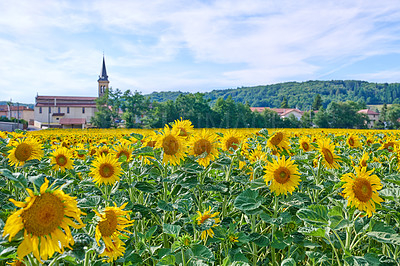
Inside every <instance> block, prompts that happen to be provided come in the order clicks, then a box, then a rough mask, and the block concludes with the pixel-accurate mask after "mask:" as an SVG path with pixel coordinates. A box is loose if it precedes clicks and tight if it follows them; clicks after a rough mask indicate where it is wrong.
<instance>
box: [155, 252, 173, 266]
mask: <svg viewBox="0 0 400 266" xmlns="http://www.w3.org/2000/svg"><path fill="white" fill-rule="evenodd" d="M175 261H176V259H175V256H174V255H172V254H171V255H167V256H164V257H163V258H162V259H161V260H160V261H159V262H158V263H157V265H175Z"/></svg>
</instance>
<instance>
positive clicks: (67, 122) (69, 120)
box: [60, 118, 86, 125]
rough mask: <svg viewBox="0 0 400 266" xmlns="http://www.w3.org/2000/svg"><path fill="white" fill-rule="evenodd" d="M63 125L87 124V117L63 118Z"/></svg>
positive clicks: (61, 122) (61, 120)
mask: <svg viewBox="0 0 400 266" xmlns="http://www.w3.org/2000/svg"><path fill="white" fill-rule="evenodd" d="M60 124H61V125H82V124H86V119H85V118H61V119H60Z"/></svg>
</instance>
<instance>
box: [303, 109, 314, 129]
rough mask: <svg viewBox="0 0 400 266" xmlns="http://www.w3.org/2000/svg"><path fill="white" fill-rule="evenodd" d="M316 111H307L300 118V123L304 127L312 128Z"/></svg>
mask: <svg viewBox="0 0 400 266" xmlns="http://www.w3.org/2000/svg"><path fill="white" fill-rule="evenodd" d="M314 116H315V113H314V111H306V112H304V113H303V115H302V117H301V118H300V125H301V127H303V128H310V127H312V126H313V118H314Z"/></svg>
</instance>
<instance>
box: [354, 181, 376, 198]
mask: <svg viewBox="0 0 400 266" xmlns="http://www.w3.org/2000/svg"><path fill="white" fill-rule="evenodd" d="M353 192H354V195H355V197H356V198H357V199H358V200H359V201H361V202H367V201H369V200H370V199H371V197H372V186H371V183H370V182H369V181H368V180H367V179H365V178H357V180H356V181H355V182H354V184H353Z"/></svg>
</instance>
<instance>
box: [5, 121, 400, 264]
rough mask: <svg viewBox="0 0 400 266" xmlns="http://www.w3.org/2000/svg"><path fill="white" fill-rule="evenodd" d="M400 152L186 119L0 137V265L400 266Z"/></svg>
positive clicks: (357, 137) (380, 143) (339, 132)
mask: <svg viewBox="0 0 400 266" xmlns="http://www.w3.org/2000/svg"><path fill="white" fill-rule="evenodd" d="M398 140H399V132H398V131H389V130H385V131H383V130H382V131H376V130H375V131H373V130H343V129H285V130H279V129H236V130H227V129H208V130H205V129H193V127H192V126H191V123H190V121H185V120H183V121H182V120H180V121H176V122H175V123H174V124H173V125H171V126H166V127H165V128H162V129H158V130H139V129H135V130H128V129H114V130H111V129H110V130H100V129H91V130H42V131H36V132H13V133H8V132H0V196H1V198H0V204H1V209H0V229H1V239H0V264H1V265H5V264H6V263H8V264H11V265H24V264H25V265H40V264H41V263H44V264H46V265H107V264H109V265H399V264H400V258H399V255H400V249H399V245H400V235H399V222H400V213H399V209H400V205H399V204H400V203H399V196H400V174H399V169H400V148H399V144H400V143H399V141H398ZM21 263H24V264H21Z"/></svg>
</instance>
